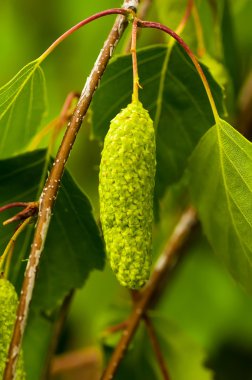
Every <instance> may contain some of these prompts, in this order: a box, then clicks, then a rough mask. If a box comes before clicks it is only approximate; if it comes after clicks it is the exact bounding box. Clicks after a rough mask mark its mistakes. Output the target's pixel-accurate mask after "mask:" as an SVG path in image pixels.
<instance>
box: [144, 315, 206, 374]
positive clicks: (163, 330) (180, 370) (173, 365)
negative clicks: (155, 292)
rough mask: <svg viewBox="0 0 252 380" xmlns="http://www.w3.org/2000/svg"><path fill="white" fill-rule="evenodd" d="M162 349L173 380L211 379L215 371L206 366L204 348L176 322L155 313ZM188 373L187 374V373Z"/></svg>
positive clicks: (155, 326) (154, 320)
mask: <svg viewBox="0 0 252 380" xmlns="http://www.w3.org/2000/svg"><path fill="white" fill-rule="evenodd" d="M151 321H152V322H153V326H154V329H155V332H156V334H157V339H158V342H159V344H160V347H161V350H162V352H163V354H164V357H165V358H166V363H167V367H168V368H169V372H170V375H171V378H172V379H173V380H184V379H185V376H186V379H187V380H195V379H200V380H211V379H213V373H212V372H211V371H210V370H209V369H207V368H206V367H204V362H205V360H206V354H205V352H204V350H203V349H202V348H201V347H200V346H198V344H197V343H195V342H194V341H193V339H192V338H190V337H189V336H187V335H186V334H185V332H183V331H182V330H181V329H180V328H179V327H178V326H177V325H176V324H175V323H173V322H171V321H169V320H168V319H167V318H166V317H164V316H161V315H158V314H156V315H155V313H154V314H153V315H152V317H151ZM185 374H186V375H185Z"/></svg>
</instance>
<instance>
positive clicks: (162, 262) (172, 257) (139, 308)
mask: <svg viewBox="0 0 252 380" xmlns="http://www.w3.org/2000/svg"><path fill="white" fill-rule="evenodd" d="M196 224H197V215H196V211H195V210H194V209H193V208H189V209H188V210H186V211H185V213H184V214H183V215H182V217H181V218H180V220H179V222H178V224H177V226H176V227H175V229H174V231H173V234H172V236H171V238H170V239H169V241H168V243H167V246H166V247H165V249H164V252H163V253H162V255H161V256H160V258H159V259H158V261H157V263H156V265H155V268H154V271H153V273H152V275H151V278H150V280H149V281H148V283H147V284H146V286H145V288H144V289H143V290H142V292H141V297H139V299H138V300H137V301H136V303H135V305H134V308H133V311H132V314H131V315H130V317H129V319H128V325H127V327H126V328H125V330H124V331H123V334H122V337H121V339H120V341H119V343H118V345H117V346H116V348H115V350H114V352H113V354H112V356H111V358H110V361H109V363H108V366H107V367H106V369H105V371H104V373H103V375H102V380H111V379H113V377H114V375H115V373H116V370H117V368H118V366H119V364H120V362H121V360H122V358H123V356H124V354H125V352H126V350H127V348H128V345H129V343H130V342H131V340H132V338H133V336H134V334H135V332H136V329H137V327H138V325H139V322H140V320H141V318H142V317H143V316H144V314H145V312H146V310H147V308H148V306H149V305H150V303H151V301H152V299H153V297H154V296H155V291H156V289H157V288H158V286H159V283H160V282H161V281H162V280H163V278H165V277H167V275H168V274H169V272H170V270H171V269H172V268H173V267H174V265H175V263H176V262H177V261H178V259H179V257H180V254H181V252H182V248H183V247H184V246H185V244H186V242H187V240H188V237H189V236H190V234H191V232H192V230H193V228H194V227H195V225H196Z"/></svg>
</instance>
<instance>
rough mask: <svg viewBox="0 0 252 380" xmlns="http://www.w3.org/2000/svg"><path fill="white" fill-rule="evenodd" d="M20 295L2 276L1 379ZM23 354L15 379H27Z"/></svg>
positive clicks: (0, 322) (0, 279) (0, 284)
mask: <svg viewBox="0 0 252 380" xmlns="http://www.w3.org/2000/svg"><path fill="white" fill-rule="evenodd" d="M17 306H18V297H17V293H16V291H15V289H14V286H13V285H12V284H11V283H10V282H9V281H8V280H6V279H5V278H0V379H2V378H3V374H4V369H5V364H6V359H7V355H8V350H9V345H10V341H11V337H12V333H13V328H14V322H15V319H16V309H17ZM25 378H26V376H25V371H24V363H23V359H22V355H21V356H20V357H19V359H18V363H17V368H16V377H15V380H25Z"/></svg>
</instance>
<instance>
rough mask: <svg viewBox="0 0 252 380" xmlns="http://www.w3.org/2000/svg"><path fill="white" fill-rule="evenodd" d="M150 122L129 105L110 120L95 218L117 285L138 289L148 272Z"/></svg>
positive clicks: (151, 184) (152, 173) (138, 106)
mask: <svg viewBox="0 0 252 380" xmlns="http://www.w3.org/2000/svg"><path fill="white" fill-rule="evenodd" d="M155 152H156V145H155V131H154V128H153V121H152V120H151V118H150V116H149V114H148V111H146V110H145V109H144V108H143V106H142V104H141V103H140V102H133V103H131V104H129V105H128V106H127V107H126V108H125V109H123V110H121V112H120V113H119V114H118V115H117V116H116V117H115V118H114V119H113V120H112V121H111V124H110V128H109V131H108V133H107V135H106V137H105V140H104V148H103V151H102V158H101V164H100V176H99V196H100V216H101V224H102V230H103V234H104V239H105V244H106V252H107V256H108V259H109V261H110V265H111V267H112V269H113V271H114V272H115V274H116V277H117V279H118V280H119V282H120V284H121V285H123V286H126V287H128V288H130V289H138V288H141V287H142V286H143V285H144V284H145V282H146V281H147V280H148V278H149V275H150V268H151V246H152V222H153V191H154V182H155V170H156V153H155Z"/></svg>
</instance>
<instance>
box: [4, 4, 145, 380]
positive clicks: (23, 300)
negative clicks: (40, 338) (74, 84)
mask: <svg viewBox="0 0 252 380" xmlns="http://www.w3.org/2000/svg"><path fill="white" fill-rule="evenodd" d="M138 3H139V0H125V1H124V4H123V8H125V9H129V8H130V9H134V10H136V9H137V7H138ZM126 25H127V20H126V18H125V17H124V16H118V17H117V19H116V21H115V23H114V26H113V27H112V30H111V32H110V34H109V36H108V38H107V40H106V41H105V43H104V46H103V48H102V50H101V52H100V54H99V56H98V58H97V60H96V62H95V64H94V67H93V69H92V71H91V74H90V76H89V77H88V79H87V81H86V84H85V87H84V89H83V91H82V93H81V96H80V99H79V102H78V104H77V106H76V109H75V111H74V113H73V116H72V119H71V122H70V125H69V127H68V129H67V131H66V133H65V135H64V138H63V140H62V143H61V146H60V148H59V150H58V153H57V156H56V159H55V161H54V163H53V167H52V169H51V172H50V174H49V177H48V179H47V181H46V184H45V186H44V188H43V191H42V194H41V197H40V207H39V215H38V221H37V225H36V230H35V234H34V239H33V243H32V248H31V252H30V256H29V260H28V263H27V267H26V272H25V276H24V281H23V286H22V290H21V294H20V301H19V306H18V310H17V318H16V322H15V326H14V332H13V336H12V341H11V344H10V348H9V353H8V359H7V363H6V367H5V372H4V377H3V380H12V379H14V376H15V367H16V363H17V359H18V355H19V352H20V348H21V344H22V338H23V334H24V329H25V325H26V321H27V316H28V310H29V305H30V301H31V298H32V293H33V288H34V283H35V277H36V272H37V268H38V265H39V261H40V256H41V253H42V251H43V249H44V244H45V240H46V236H47V231H48V227H49V224H50V220H51V215H52V209H53V206H54V203H55V200H56V196H57V193H58V189H59V185H60V181H61V178H62V175H63V172H64V168H65V165H66V162H67V159H68V157H69V154H70V151H71V149H72V146H73V144H74V141H75V138H76V136H77V133H78V131H79V129H80V127H81V124H82V121H83V118H84V116H85V115H86V112H87V110H88V107H89V105H90V102H91V100H92V97H93V94H94V92H95V90H96V88H97V86H98V84H99V81H100V79H101V77H102V75H103V73H104V71H105V68H106V66H107V64H108V62H109V59H110V57H111V55H112V53H113V50H114V48H115V46H116V45H117V43H118V41H119V39H120V37H121V35H122V33H123V31H124V29H125V27H126Z"/></svg>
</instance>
